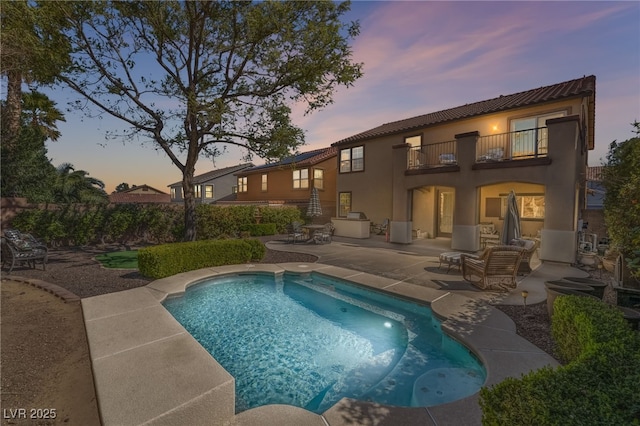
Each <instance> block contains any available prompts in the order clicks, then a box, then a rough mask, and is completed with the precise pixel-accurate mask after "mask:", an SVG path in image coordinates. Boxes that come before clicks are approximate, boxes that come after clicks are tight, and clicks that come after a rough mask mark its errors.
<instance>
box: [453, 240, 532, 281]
mask: <svg viewBox="0 0 640 426" xmlns="http://www.w3.org/2000/svg"><path fill="white" fill-rule="evenodd" d="M522 251H523V250H522V249H521V248H520V247H515V246H494V247H491V248H489V249H487V250H486V252H485V255H484V256H483V258H481V259H479V258H474V257H470V256H467V255H465V254H462V255H461V256H460V258H461V259H460V263H461V266H462V277H463V278H464V279H465V280H466V281H469V282H470V283H471V284H473V285H475V286H476V287H478V288H480V289H482V290H496V291H509V290H510V289H513V288H516V286H517V285H518V283H517V281H516V275H517V273H518V268H519V267H520V261H521V260H522Z"/></svg>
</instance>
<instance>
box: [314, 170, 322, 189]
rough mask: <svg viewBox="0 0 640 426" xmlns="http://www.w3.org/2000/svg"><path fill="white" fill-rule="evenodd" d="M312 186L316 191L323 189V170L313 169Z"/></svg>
mask: <svg viewBox="0 0 640 426" xmlns="http://www.w3.org/2000/svg"><path fill="white" fill-rule="evenodd" d="M313 186H314V187H315V188H318V189H324V170H322V169H313Z"/></svg>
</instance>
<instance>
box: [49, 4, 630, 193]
mask: <svg viewBox="0 0 640 426" xmlns="http://www.w3.org/2000/svg"><path fill="white" fill-rule="evenodd" d="M347 19H349V20H359V21H360V25H361V33H360V35H359V36H358V37H357V38H356V39H355V41H354V43H353V52H354V60H355V61H357V62H363V63H364V77H362V78H361V79H360V80H358V81H356V83H355V86H354V87H351V88H349V89H340V90H339V91H338V92H337V93H336V95H335V98H334V100H335V102H334V104H333V105H331V106H329V107H328V108H326V109H325V110H323V111H319V112H316V113H314V114H313V115H311V116H304V115H303V114H302V108H299V107H296V108H294V117H293V120H294V123H295V124H297V125H298V126H300V127H301V128H302V129H303V130H304V131H305V134H306V142H307V145H306V146H305V147H302V148H301V151H303V152H304V151H308V150H312V149H316V148H321V147H326V146H329V145H330V144H331V143H333V142H336V141H338V140H340V139H343V138H345V137H348V136H351V135H354V134H356V133H360V132H362V131H364V130H367V129H370V128H372V127H376V126H378V125H380V124H383V123H387V122H390V121H395V120H400V119H404V118H409V117H413V116H416V115H421V114H426V113H430V112H436V111H440V110H444V109H448V108H453V107H456V106H461V105H464V104H467V103H472V102H477V101H482V100H486V99H491V98H495V97H498V96H500V95H507V94H511V93H516V92H521V91H525V90H529V89H534V88H537V87H541V86H547V85H551V84H556V83H560V82H563V81H567V80H573V79H576V78H580V77H582V76H583V75H592V74H593V75H595V76H596V125H595V128H596V134H595V136H596V149H595V150H594V151H591V152H590V153H589V164H590V165H599V164H600V163H601V161H602V160H604V159H605V156H606V153H607V150H608V147H609V144H610V143H611V142H612V141H613V140H618V141H622V140H626V139H629V138H630V137H631V136H632V131H631V130H632V127H631V123H632V122H633V121H634V120H640V3H639V2H636V1H634V2H456V1H452V2H426V1H425V2H417V1H413V2H396V1H386V2H383V1H376V2H359V1H356V2H354V3H353V4H352V10H351V12H350V13H349V15H348V16H347ZM43 91H44V92H45V93H47V94H48V95H49V96H50V97H51V98H52V99H54V100H56V101H57V102H58V107H59V108H60V109H63V110H64V109H65V108H66V102H67V101H68V100H70V99H73V94H72V93H71V92H70V89H66V90H65V89H62V88H57V89H54V90H43ZM66 119H67V121H66V123H60V125H59V130H60V131H61V132H62V136H61V138H60V139H59V141H58V142H48V143H47V144H48V145H47V147H48V150H49V157H51V158H52V161H53V164H54V165H58V164H60V163H72V164H73V165H74V166H75V167H76V168H77V169H82V170H86V171H88V172H89V173H90V175H91V176H93V177H96V178H98V179H101V180H102V181H104V182H105V183H106V190H107V192H109V193H110V192H112V191H113V190H114V188H115V186H116V185H118V184H119V183H121V182H127V183H129V184H130V185H133V184H136V185H142V184H147V185H150V186H152V187H154V188H157V189H160V190H163V191H167V192H168V188H167V185H169V184H171V183H173V182H176V181H179V180H180V179H181V173H180V171H179V170H178V168H177V167H176V166H174V165H173V164H172V163H171V162H170V160H169V158H168V157H167V156H166V155H165V154H164V153H163V152H161V151H158V150H156V149H155V147H154V145H153V144H152V143H151V142H150V141H146V142H145V141H144V140H140V141H139V142H126V143H123V142H118V141H111V140H109V141H107V140H106V139H105V133H106V131H107V130H118V129H124V125H123V124H122V123H120V122H118V121H115V120H109V119H103V120H96V119H87V118H86V117H82V116H81V115H80V114H79V113H76V112H67V113H66ZM241 161H242V160H241V153H240V152H230V153H228V154H227V155H225V156H224V157H222V158H218V159H217V160H216V162H215V165H214V164H213V163H212V161H211V160H209V159H206V158H202V159H201V160H200V162H199V163H198V167H197V169H196V174H199V173H204V172H207V171H210V170H212V169H213V168H221V167H226V166H230V165H234V164H238V163H239V162H241ZM253 162H254V164H261V163H262V160H260V159H259V158H254V160H253Z"/></svg>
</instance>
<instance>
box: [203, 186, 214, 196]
mask: <svg viewBox="0 0 640 426" xmlns="http://www.w3.org/2000/svg"><path fill="white" fill-rule="evenodd" d="M204 198H213V185H205V186H204Z"/></svg>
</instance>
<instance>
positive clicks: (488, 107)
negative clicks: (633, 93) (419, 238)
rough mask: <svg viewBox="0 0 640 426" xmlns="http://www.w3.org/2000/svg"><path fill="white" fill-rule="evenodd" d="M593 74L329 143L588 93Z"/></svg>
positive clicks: (388, 125) (420, 116) (390, 132)
mask: <svg viewBox="0 0 640 426" xmlns="http://www.w3.org/2000/svg"><path fill="white" fill-rule="evenodd" d="M595 87H596V77H595V76H593V75H591V76H588V77H587V76H585V77H582V78H578V79H576V80H570V81H565V82H563V83H558V84H554V85H551V86H545V87H539V88H537V89H532V90H527V91H525V92H519V93H514V94H511V95H504V96H502V95H501V96H499V97H497V98H494V99H489V100H486V101H481V102H475V103H471V104H466V105H462V106H459V107H456V108H450V109H446V110H443V111H437V112H433V113H430V114H424V115H419V116H417V117H412V118H407V119H404V120H399V121H394V122H391V123H386V124H383V125H381V126H378V127H374V128H373V129H370V130H366V131H364V132H362V133H358V134H356V135H353V136H349V137H348V138H345V139H342V140H340V141H338V142H335V143H333V144H332V146H337V145H344V144H348V143H350V142H355V141H361V140H365V139H371V138H375V137H379V136H384V135H390V134H394V133H400V132H406V131H409V130H412V129H418V128H423V127H427V126H432V125H435V124H440V123H445V122H449V121H455V120H461V119H465V118H470V117H476V116H479V115H484V114H490V113H494V112H500V111H505V110H509V109H514V108H520V107H525V106H530V105H537V104H542V103H546V102H551V101H558V100H562V99H570V98H574V97H578V96H584V95H589V94H591V93H594V92H595Z"/></svg>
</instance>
